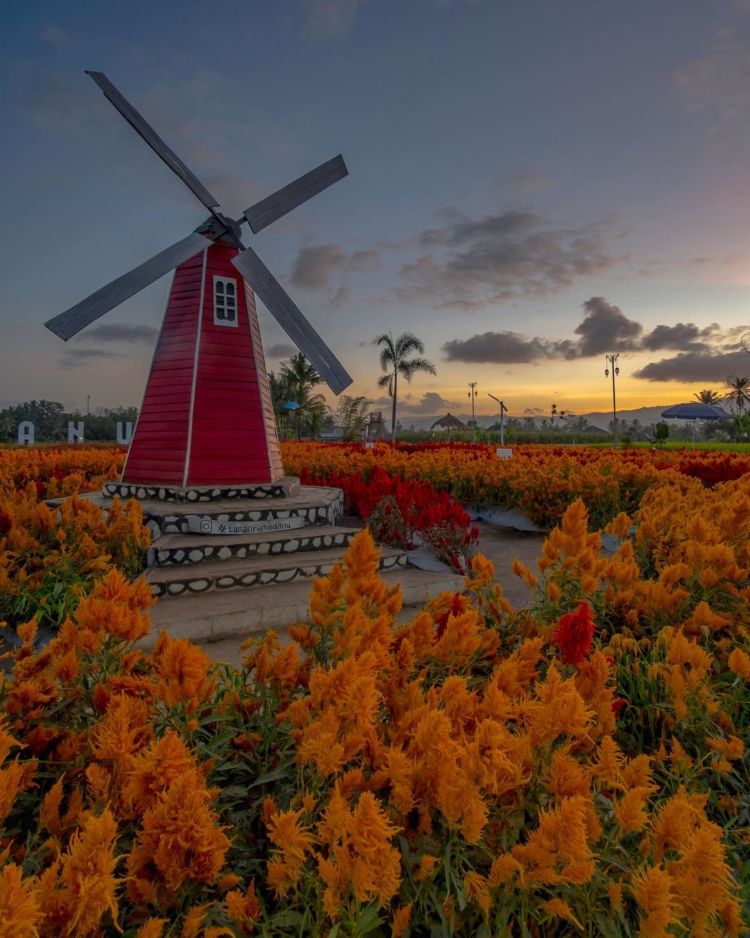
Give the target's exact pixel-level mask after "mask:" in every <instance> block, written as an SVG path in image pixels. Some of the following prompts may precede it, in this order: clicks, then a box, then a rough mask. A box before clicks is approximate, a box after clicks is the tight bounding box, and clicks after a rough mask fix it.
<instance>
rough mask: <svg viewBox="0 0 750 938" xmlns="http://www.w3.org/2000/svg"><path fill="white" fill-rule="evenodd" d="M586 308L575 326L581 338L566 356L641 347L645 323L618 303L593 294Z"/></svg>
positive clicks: (587, 355)
mask: <svg viewBox="0 0 750 938" xmlns="http://www.w3.org/2000/svg"><path fill="white" fill-rule="evenodd" d="M583 308H584V310H585V313H586V315H585V317H584V320H583V322H582V323H581V324H580V325H579V326H578V327H577V328H576V330H575V332H576V335H578V336H580V339H579V340H578V343H577V346H576V347H575V348H571V349H570V350H569V353H568V354H566V356H565V357H566V358H590V357H591V356H593V355H604V354H605V353H606V352H629V351H632V350H633V349H635V348H637V347H638V337H639V336H640V334H641V332H643V326H642V325H641V324H640V323H639V322H635V320H633V319H628V317H627V316H626V315H625V314H624V313H623V311H622V310H621V309H620V307H619V306H615V305H614V303H610V302H608V301H607V300H605V299H604V297H603V296H592V297H591V299H590V300H586V302H585V303H584V304H583Z"/></svg>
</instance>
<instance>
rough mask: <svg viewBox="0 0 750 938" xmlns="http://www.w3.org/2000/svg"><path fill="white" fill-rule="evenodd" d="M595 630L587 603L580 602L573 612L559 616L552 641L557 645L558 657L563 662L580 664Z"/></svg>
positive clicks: (589, 649)
mask: <svg viewBox="0 0 750 938" xmlns="http://www.w3.org/2000/svg"><path fill="white" fill-rule="evenodd" d="M595 631H596V626H595V625H594V616H593V613H592V611H591V606H589V604H588V603H585V602H581V603H579V604H578V609H576V610H575V611H574V612H568V613H566V614H565V615H563V616H560V618H559V619H558V620H557V626H556V628H555V631H554V633H553V635H552V641H554V642H557V644H558V645H559V647H560V657H561V658H562V660H563V662H564V663H565V664H573V665H577V664H580V663H581V662H582V661H583V659H584V658H586V657H587V656H588V654H589V653H590V651H591V647H592V645H593V642H594V632H595Z"/></svg>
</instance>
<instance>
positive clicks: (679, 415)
mask: <svg viewBox="0 0 750 938" xmlns="http://www.w3.org/2000/svg"><path fill="white" fill-rule="evenodd" d="M661 415H662V417H666V418H667V420H692V421H693V446H695V426H696V423H697V422H698V421H699V420H731V419H732V415H731V414H729V413H727V411H725V410H724V408H723V407H719V406H718V405H716V404H703V403H702V402H701V401H694V402H691V403H689V404H675V405H674V407H667V409H666V410H663V411H662V412H661Z"/></svg>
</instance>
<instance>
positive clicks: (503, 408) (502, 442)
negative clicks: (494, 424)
mask: <svg viewBox="0 0 750 938" xmlns="http://www.w3.org/2000/svg"><path fill="white" fill-rule="evenodd" d="M489 397H491V398H492V400H493V401H497V402H498V404H499V405H500V445H501V446H505V414H506V412H507V410H508V408H507V407H506V406H505V403H504V402H503V401H501V400H500V398H499V397H495V395H494V394H489Z"/></svg>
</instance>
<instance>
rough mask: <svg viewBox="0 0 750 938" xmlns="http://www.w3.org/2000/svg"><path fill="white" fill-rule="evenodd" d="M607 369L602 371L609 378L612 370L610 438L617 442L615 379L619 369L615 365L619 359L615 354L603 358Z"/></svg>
mask: <svg viewBox="0 0 750 938" xmlns="http://www.w3.org/2000/svg"><path fill="white" fill-rule="evenodd" d="M604 358H605V360H606V362H607V367H606V368H605V369H604V377H605V378H608V377H609V371H610V368H611V369H612V438H613V440H615V441H616V440H617V396H616V394H615V378H616V377H617V375H619V374H620V369H619V367H618V365H617V362H618V360H619V358H620V356H619V354H618V353H617V352H614V353H613V354H612V355H605V356H604Z"/></svg>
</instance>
